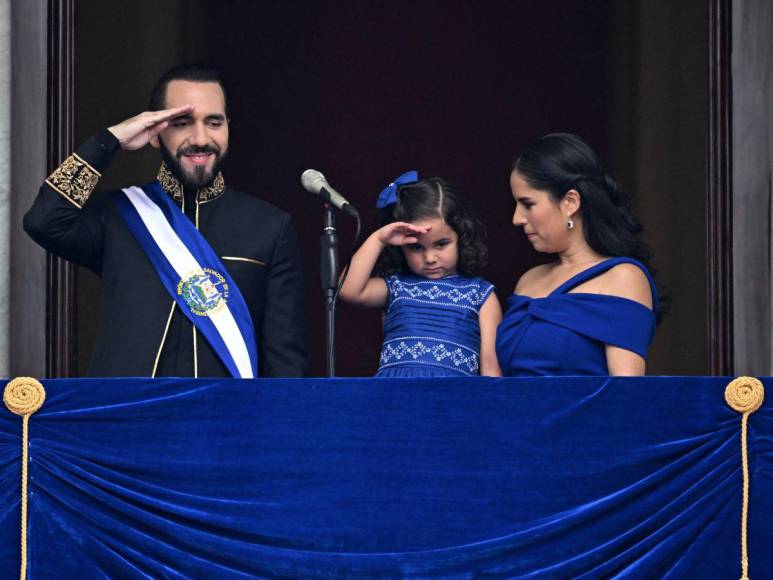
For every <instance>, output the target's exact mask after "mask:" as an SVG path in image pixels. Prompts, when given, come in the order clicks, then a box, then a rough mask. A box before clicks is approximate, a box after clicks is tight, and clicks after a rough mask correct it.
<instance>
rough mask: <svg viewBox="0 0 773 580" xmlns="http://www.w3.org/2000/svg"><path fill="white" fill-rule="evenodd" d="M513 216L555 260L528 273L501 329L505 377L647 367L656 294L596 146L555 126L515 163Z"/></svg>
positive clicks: (639, 371)
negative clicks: (552, 130)
mask: <svg viewBox="0 0 773 580" xmlns="http://www.w3.org/2000/svg"><path fill="white" fill-rule="evenodd" d="M510 187H511V189H512V193H513V197H514V198H515V203H516V207H515V214H514V216H513V224H514V225H516V226H519V227H522V228H523V229H524V232H525V233H526V236H527V237H528V239H529V241H530V242H531V244H532V246H534V249H535V250H537V251H538V252H546V253H551V254H556V255H557V257H558V259H557V260H556V261H553V262H551V263H549V264H544V265H541V266H537V267H536V268H532V269H531V270H529V271H528V272H526V273H525V274H524V275H523V276H522V277H521V279H520V280H519V281H518V284H517V285H516V287H515V290H514V293H513V295H512V296H511V297H510V298H509V299H508V308H507V311H506V312H505V315H504V319H503V321H502V323H501V324H500V326H499V329H498V330H497V356H498V358H499V364H500V366H501V367H502V371H503V373H504V374H505V375H506V376H539V375H643V374H644V371H645V365H646V357H647V349H648V348H649V345H650V342H651V341H652V337H653V334H654V329H655V323H656V313H657V312H658V298H657V290H656V288H655V284H654V282H653V280H652V277H651V276H650V274H649V272H648V269H647V266H646V263H647V258H648V252H647V249H646V247H645V246H644V244H643V243H642V242H641V241H640V240H639V239H638V238H637V234H638V233H639V232H640V231H641V227H640V226H639V223H638V222H637V221H636V219H635V218H634V217H633V215H632V214H631V212H630V210H629V208H628V203H627V198H626V196H625V194H624V193H623V192H622V191H621V189H620V188H619V186H618V185H617V184H616V183H615V182H614V181H613V180H612V179H611V178H610V177H609V176H608V175H607V174H606V173H604V170H603V169H602V167H601V164H600V162H599V160H598V158H597V157H596V154H595V153H594V152H593V150H592V149H591V148H590V147H589V146H588V144H587V143H585V142H584V141H583V140H582V139H580V138H579V137H577V136H576V135H570V134H565V133H554V134H550V135H546V136H544V137H542V138H541V139H539V140H538V141H536V142H535V143H533V144H531V145H530V146H528V147H527V148H526V149H525V150H524V151H523V152H522V153H521V155H520V156H519V157H518V158H517V159H516V161H515V163H514V164H513V169H512V173H511V174H510Z"/></svg>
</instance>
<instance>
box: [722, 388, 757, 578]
mask: <svg viewBox="0 0 773 580" xmlns="http://www.w3.org/2000/svg"><path fill="white" fill-rule="evenodd" d="M764 399H765V387H764V386H762V383H761V382H760V381H759V380H757V379H755V378H754V377H738V378H737V379H734V380H732V381H730V382H729V383H728V385H727V387H725V401H727V404H728V405H730V406H731V407H732V408H733V410H735V411H738V412H739V413H743V415H742V416H741V461H742V463H743V508H742V510H741V580H749V548H748V545H747V538H746V528H747V520H748V515H749V453H748V450H747V448H746V426H747V423H748V421H749V415H751V414H752V413H754V411H756V410H757V409H759V408H760V407H761V406H762V401H763V400H764Z"/></svg>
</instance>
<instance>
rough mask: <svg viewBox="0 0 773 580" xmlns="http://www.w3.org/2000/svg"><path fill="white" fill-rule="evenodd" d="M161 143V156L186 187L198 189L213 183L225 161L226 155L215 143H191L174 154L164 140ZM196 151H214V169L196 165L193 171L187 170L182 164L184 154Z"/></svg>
mask: <svg viewBox="0 0 773 580" xmlns="http://www.w3.org/2000/svg"><path fill="white" fill-rule="evenodd" d="M160 144H161V156H162V157H163V158H164V163H165V164H166V166H167V168H168V169H169V171H171V172H172V174H173V175H174V176H175V177H176V178H177V180H178V181H179V182H180V183H181V184H182V186H183V187H184V188H185V189H189V190H198V189H202V188H204V187H207V186H209V185H212V181H213V180H214V179H215V176H217V174H218V172H219V171H220V167H222V165H223V161H225V158H226V155H227V153H228V152H226V153H225V154H222V155H221V153H220V148H219V147H215V146H213V145H205V146H204V147H197V146H195V145H191V146H189V147H182V148H180V149H178V150H177V154H176V155H172V152H171V151H170V150H169V149H167V148H166V145H164V142H163V141H160ZM195 153H212V154H213V155H214V156H215V162H214V163H213V165H212V169H211V170H209V169H207V167H206V166H205V165H201V166H197V167H194V168H193V170H192V171H185V169H183V166H182V162H181V158H182V156H183V155H192V154H195Z"/></svg>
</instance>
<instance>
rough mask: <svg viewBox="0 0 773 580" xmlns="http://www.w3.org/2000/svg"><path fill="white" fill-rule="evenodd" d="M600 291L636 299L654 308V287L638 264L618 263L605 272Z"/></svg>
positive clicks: (601, 279)
mask: <svg viewBox="0 0 773 580" xmlns="http://www.w3.org/2000/svg"><path fill="white" fill-rule="evenodd" d="M599 278H600V281H601V282H602V285H601V288H600V292H601V293H602V294H608V295H610V296H619V297H621V298H628V299H629V300H634V301H636V302H638V303H639V304H643V305H644V306H646V307H647V308H652V288H651V287H650V282H649V280H648V279H647V275H646V274H645V273H644V271H643V270H642V269H641V268H640V267H639V266H637V265H636V264H630V263H625V264H618V265H617V266H614V267H612V268H610V269H609V270H607V271H606V272H604V273H603V274H602V275H601V276H600V277H599Z"/></svg>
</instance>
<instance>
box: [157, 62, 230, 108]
mask: <svg viewBox="0 0 773 580" xmlns="http://www.w3.org/2000/svg"><path fill="white" fill-rule="evenodd" d="M172 81H191V82H194V83H217V84H219V85H220V88H221V89H222V90H223V100H224V101H225V115H226V117H227V116H228V93H227V91H226V89H225V83H224V82H223V77H222V76H221V75H220V71H218V70H217V69H216V68H214V67H212V66H210V65H207V64H201V63H188V64H178V65H177V66H174V67H172V68H170V69H169V70H168V71H166V72H165V73H164V74H163V75H161V78H160V79H158V81H156V84H155V86H154V87H153V90H152V91H151V92H150V110H151V111H160V110H162V109H165V108H166V87H167V85H169V83H170V82H172Z"/></svg>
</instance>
